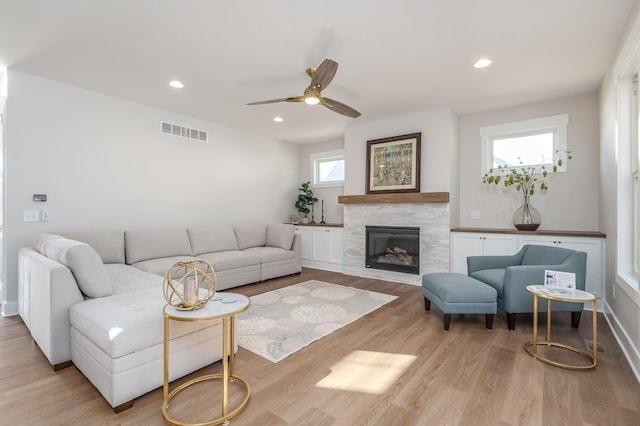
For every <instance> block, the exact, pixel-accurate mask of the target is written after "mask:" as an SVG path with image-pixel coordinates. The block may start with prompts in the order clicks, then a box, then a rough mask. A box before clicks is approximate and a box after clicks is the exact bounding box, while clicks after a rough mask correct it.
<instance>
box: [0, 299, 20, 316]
mask: <svg viewBox="0 0 640 426" xmlns="http://www.w3.org/2000/svg"><path fill="white" fill-rule="evenodd" d="M0 314H2V316H3V317H13V316H15V315H18V301H15V302H2V309H1V310H0Z"/></svg>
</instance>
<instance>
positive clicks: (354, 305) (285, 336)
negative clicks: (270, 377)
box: [236, 280, 397, 362]
mask: <svg viewBox="0 0 640 426" xmlns="http://www.w3.org/2000/svg"><path fill="white" fill-rule="evenodd" d="M396 298H397V296H392V295H388V294H383V293H376V292H373V291H367V290H360V289H357V288H353V287H345V286H340V285H335V284H330V283H326V282H322V281H316V280H311V281H306V282H303V283H300V284H296V285H292V286H289V287H284V288H281V289H278V290H274V291H270V292H267V293H263V294H259V295H257V296H252V297H251V307H250V308H249V309H248V310H247V311H245V312H243V313H242V314H240V315H238V316H237V317H236V325H237V330H236V339H237V341H238V344H239V345H240V346H242V347H243V348H245V349H248V350H250V351H251V352H253V353H256V354H258V355H260V356H262V357H264V358H266V359H268V360H269V361H272V362H278V361H281V360H283V359H284V358H286V357H288V356H289V355H291V354H292V353H294V352H296V351H298V350H300V349H302V348H304V347H305V346H308V345H309V344H311V343H313V342H315V341H316V340H318V339H320V338H322V337H324V336H327V335H328V334H331V333H333V332H334V331H335V330H338V329H339V328H341V327H344V326H345V325H347V324H349V323H351V322H353V321H355V320H357V319H358V318H360V317H362V316H364V315H366V314H368V313H369V312H372V311H375V310H376V309H378V308H379V307H381V306H383V305H385V304H386V303H389V302H391V301H392V300H394V299H396Z"/></svg>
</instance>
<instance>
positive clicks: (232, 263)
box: [19, 224, 301, 411]
mask: <svg viewBox="0 0 640 426" xmlns="http://www.w3.org/2000/svg"><path fill="white" fill-rule="evenodd" d="M189 259H201V260H206V261H207V262H209V263H210V264H211V265H212V266H213V268H214V270H215V272H216V276H217V286H216V288H217V290H224V289H229V288H233V287H236V286H240V285H244V284H250V283H254V282H259V281H264V280H267V279H270V278H275V277H278V276H284V275H290V274H295V273H300V272H301V242H300V235H298V234H295V230H294V227H293V226H292V225H285V224H275V225H265V224H244V225H236V226H216V227H210V228H189V229H184V228H183V229H164V230H132V231H121V230H90V231H74V232H61V233H58V234H42V235H40V236H39V237H38V238H37V240H36V241H35V242H34V245H33V247H25V248H22V249H20V251H19V313H20V316H21V317H22V319H23V321H24V323H25V324H26V326H27V328H28V329H29V331H30V332H31V335H32V336H33V339H34V340H35V341H36V343H37V344H38V346H39V347H40V349H41V350H42V352H43V353H44V355H45V356H46V357H47V359H48V360H49V362H50V363H51V364H52V365H53V366H54V368H55V369H59V368H63V367H65V366H68V365H71V363H72V362H73V364H74V365H75V366H76V367H77V368H78V369H79V370H80V371H81V372H82V373H83V374H84V375H85V376H86V377H87V378H88V379H89V380H90V381H91V383H93V385H94V386H95V387H96V388H97V389H98V390H99V391H100V393H101V394H102V395H103V396H104V398H105V399H106V400H107V401H108V402H109V404H111V406H112V407H114V408H115V409H116V411H121V410H122V409H125V408H128V407H130V406H131V405H132V400H133V399H134V398H136V397H138V396H140V395H143V394H144V393H147V392H149V391H151V390H153V389H155V388H158V387H160V386H161V385H162V383H163V375H162V371H163V325H162V324H163V316H162V308H163V306H164V304H165V303H166V302H165V300H164V297H163V293H162V283H163V279H164V274H165V273H166V272H167V271H168V270H169V269H170V268H171V266H172V265H173V264H175V263H176V262H177V261H181V260H189ZM173 323H174V322H172V325H171V327H172V328H171V332H170V335H171V340H170V345H169V347H170V352H171V356H170V368H169V371H170V380H174V379H177V378H179V377H181V376H184V375H186V374H189V373H191V372H193V371H195V370H197V369H200V368H202V367H204V366H207V365H209V364H211V363H213V362H215V361H218V360H220V359H221V357H222V353H221V340H222V331H221V329H222V327H221V323H220V322H207V323H203V324H201V325H195V326H194V325H193V324H180V323H178V324H173ZM233 349H234V350H236V349H237V347H236V348H233Z"/></svg>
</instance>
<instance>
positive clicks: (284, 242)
mask: <svg viewBox="0 0 640 426" xmlns="http://www.w3.org/2000/svg"><path fill="white" fill-rule="evenodd" d="M295 233H296V229H295V228H294V226H293V225H290V224H284V223H282V224H276V225H267V246H268V247H278V248H281V249H283V250H291V246H292V245H293V236H294V235H295Z"/></svg>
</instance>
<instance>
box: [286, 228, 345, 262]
mask: <svg viewBox="0 0 640 426" xmlns="http://www.w3.org/2000/svg"><path fill="white" fill-rule="evenodd" d="M296 232H297V233H299V234H300V236H301V237H302V266H304V267H307V268H315V269H324V270H327V271H334V272H342V269H343V262H344V261H343V247H344V231H343V229H342V227H338V226H321V225H313V226H297V227H296Z"/></svg>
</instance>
